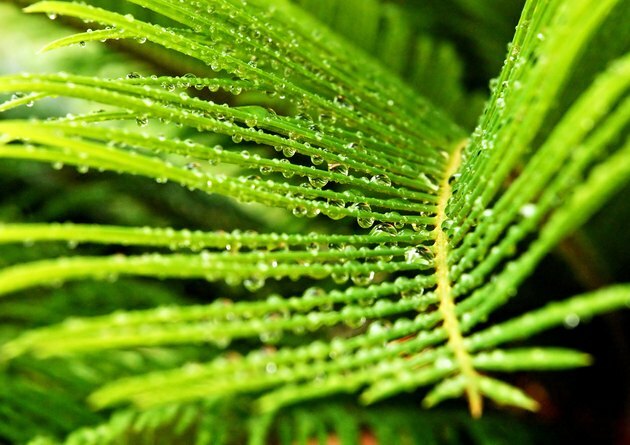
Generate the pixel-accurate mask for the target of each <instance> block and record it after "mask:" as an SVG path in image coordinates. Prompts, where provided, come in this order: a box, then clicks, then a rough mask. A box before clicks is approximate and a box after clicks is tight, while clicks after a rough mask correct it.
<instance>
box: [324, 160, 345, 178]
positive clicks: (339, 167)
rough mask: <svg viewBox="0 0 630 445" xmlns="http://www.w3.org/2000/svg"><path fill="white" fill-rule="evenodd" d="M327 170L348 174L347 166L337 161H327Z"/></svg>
mask: <svg viewBox="0 0 630 445" xmlns="http://www.w3.org/2000/svg"><path fill="white" fill-rule="evenodd" d="M328 171H329V172H331V173H339V174H340V175H344V176H348V166H346V165H344V164H339V163H329V164H328Z"/></svg>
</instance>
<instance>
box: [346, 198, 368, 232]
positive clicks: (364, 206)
mask: <svg viewBox="0 0 630 445" xmlns="http://www.w3.org/2000/svg"><path fill="white" fill-rule="evenodd" d="M348 208H349V209H350V210H352V211H360V212H371V211H372V208H371V207H370V205H369V204H368V203H365V202H356V203H354V204H352V205H351V206H350V207H348ZM357 224H359V227H361V228H363V229H369V228H370V227H372V225H373V224H374V218H373V217H370V216H368V217H361V216H359V217H357Z"/></svg>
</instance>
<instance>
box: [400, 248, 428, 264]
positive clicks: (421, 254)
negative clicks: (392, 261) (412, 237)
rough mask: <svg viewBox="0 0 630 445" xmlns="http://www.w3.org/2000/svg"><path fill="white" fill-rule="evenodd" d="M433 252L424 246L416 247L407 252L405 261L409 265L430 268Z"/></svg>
mask: <svg viewBox="0 0 630 445" xmlns="http://www.w3.org/2000/svg"><path fill="white" fill-rule="evenodd" d="M431 257H432V254H431V251H430V250H429V249H428V248H426V247H424V246H414V247H410V248H408V249H407V250H405V261H406V262H407V263H416V264H422V265H425V266H429V265H430V264H431V263H430V258H431Z"/></svg>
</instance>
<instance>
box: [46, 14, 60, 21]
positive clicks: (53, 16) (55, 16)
mask: <svg viewBox="0 0 630 445" xmlns="http://www.w3.org/2000/svg"><path fill="white" fill-rule="evenodd" d="M46 15H47V16H48V18H49V19H50V20H55V19H56V18H57V14H55V13H54V12H49V13H48V14H46Z"/></svg>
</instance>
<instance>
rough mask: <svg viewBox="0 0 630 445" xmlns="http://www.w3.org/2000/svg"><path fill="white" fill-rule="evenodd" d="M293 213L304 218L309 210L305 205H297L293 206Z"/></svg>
mask: <svg viewBox="0 0 630 445" xmlns="http://www.w3.org/2000/svg"><path fill="white" fill-rule="evenodd" d="M291 213H293V215H294V216H297V217H298V218H302V217H303V216H306V214H307V213H308V210H307V208H306V207H304V206H295V207H293V210H292V211H291Z"/></svg>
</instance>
